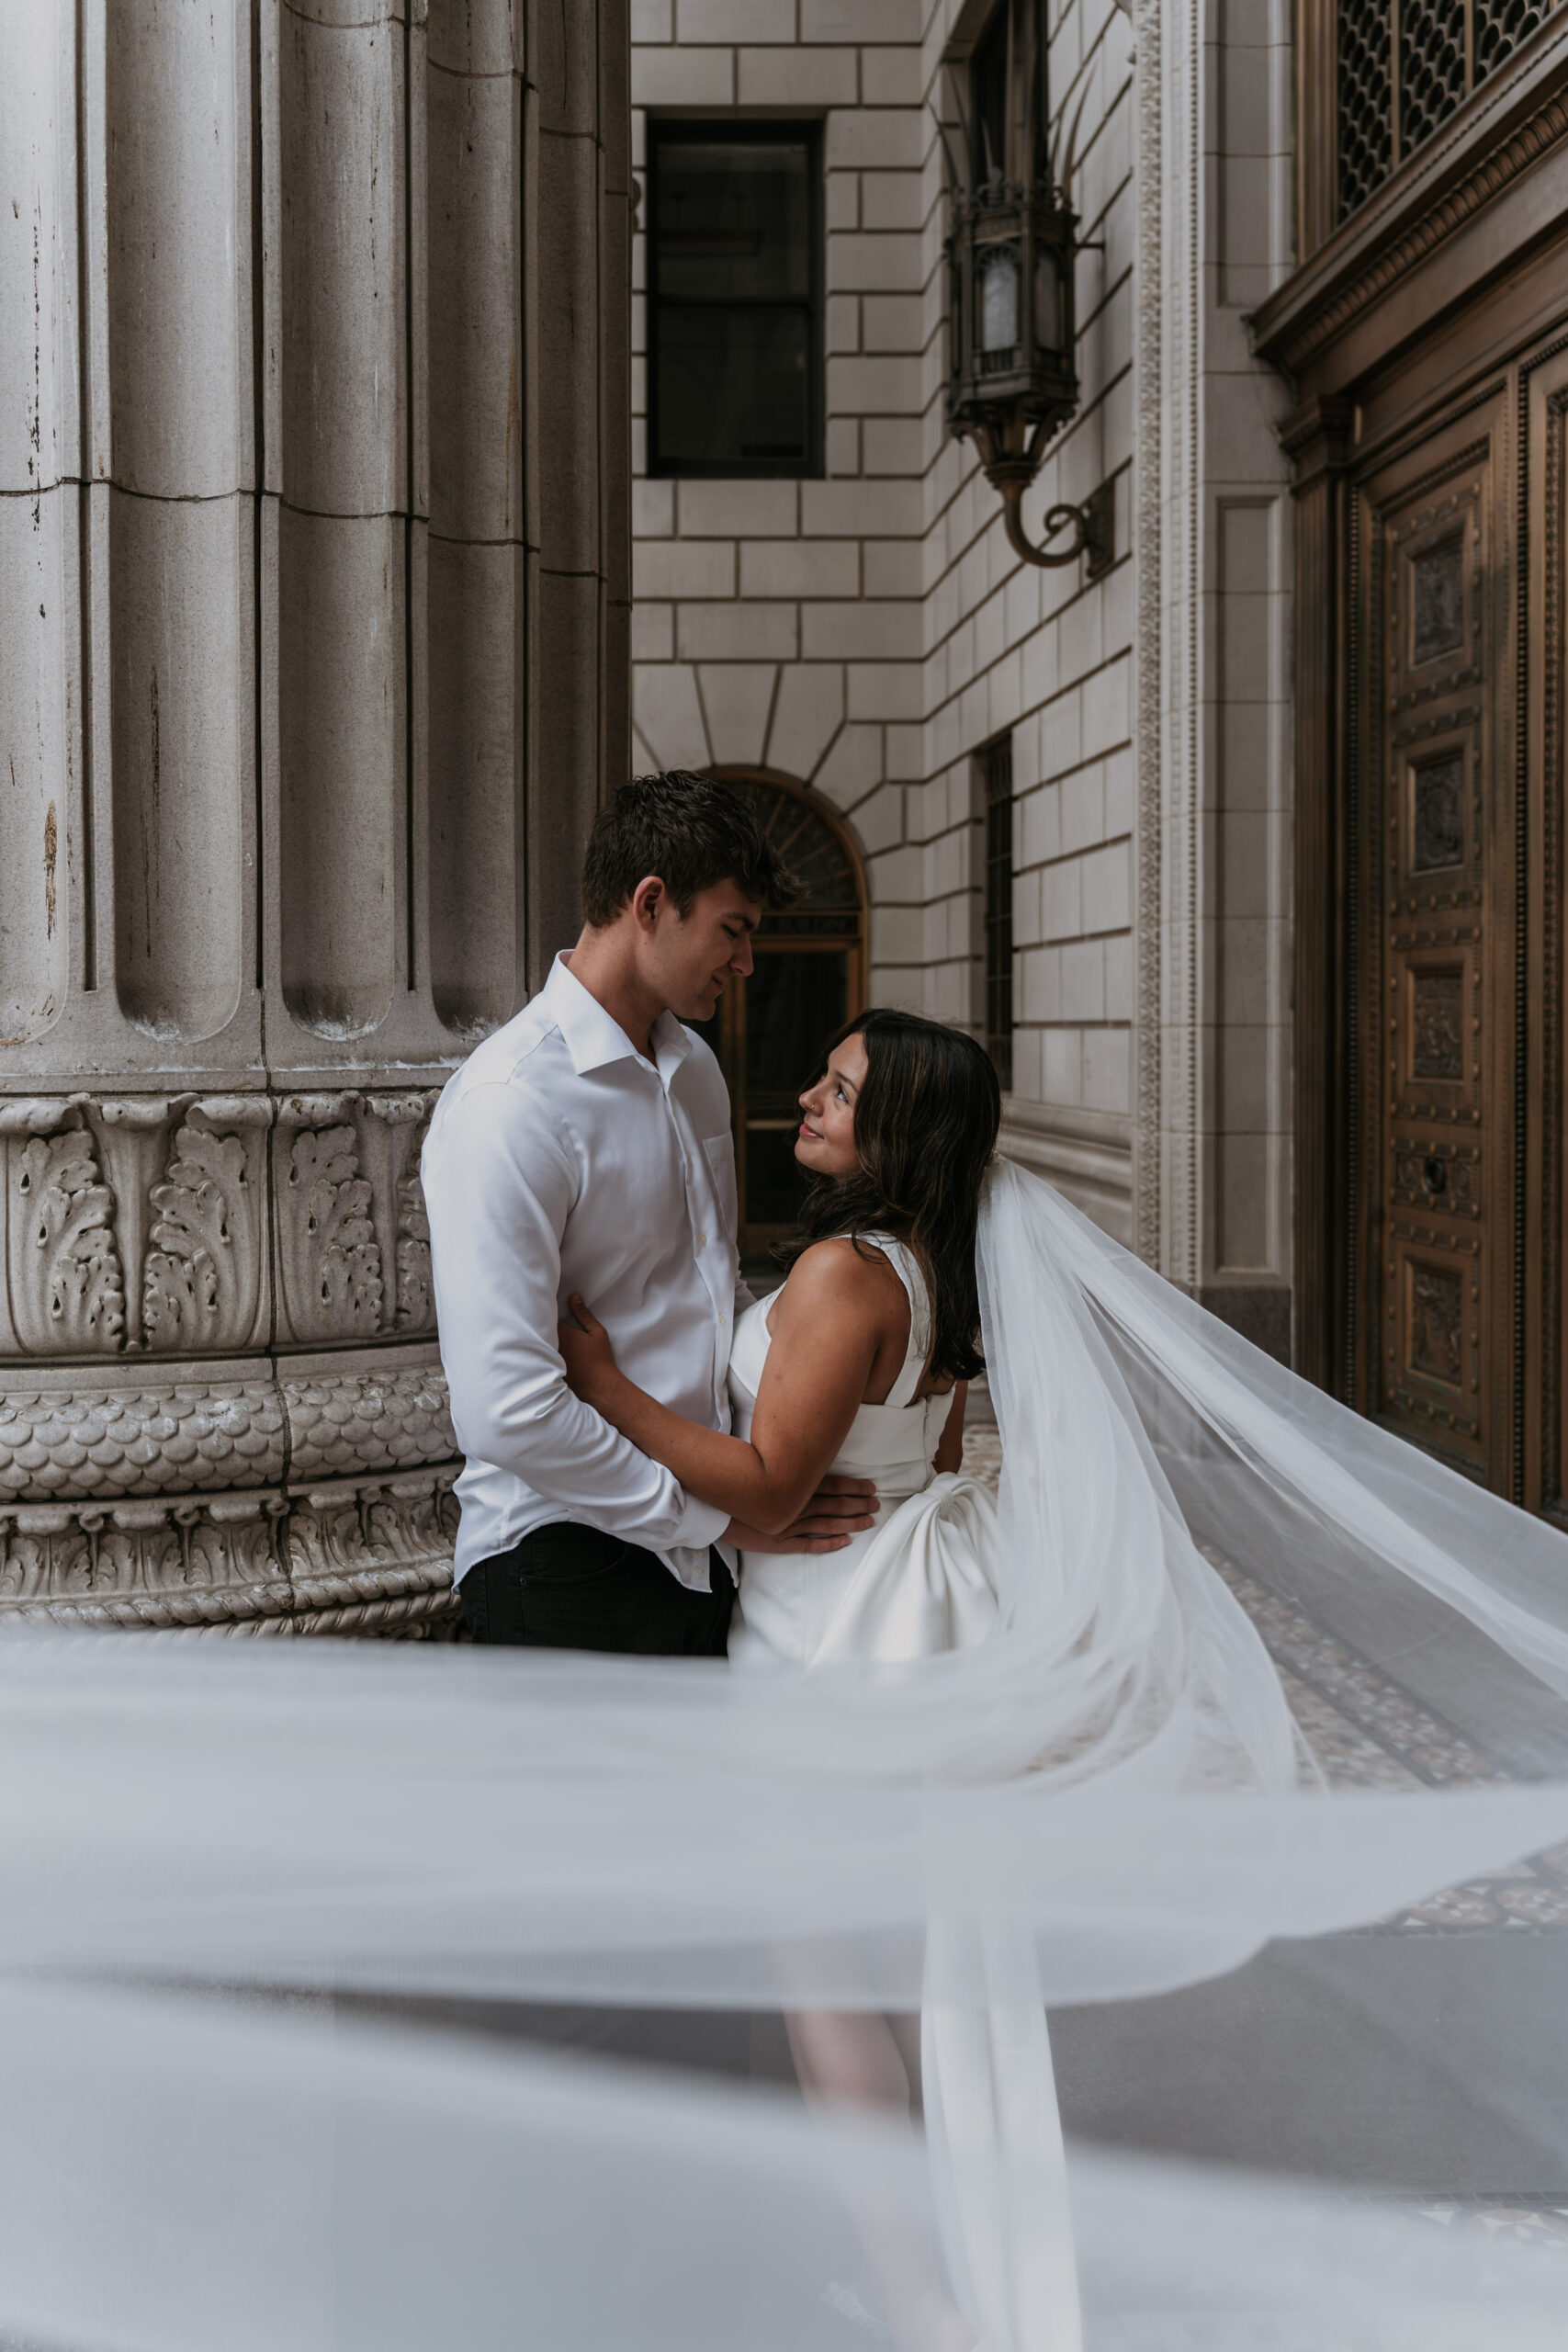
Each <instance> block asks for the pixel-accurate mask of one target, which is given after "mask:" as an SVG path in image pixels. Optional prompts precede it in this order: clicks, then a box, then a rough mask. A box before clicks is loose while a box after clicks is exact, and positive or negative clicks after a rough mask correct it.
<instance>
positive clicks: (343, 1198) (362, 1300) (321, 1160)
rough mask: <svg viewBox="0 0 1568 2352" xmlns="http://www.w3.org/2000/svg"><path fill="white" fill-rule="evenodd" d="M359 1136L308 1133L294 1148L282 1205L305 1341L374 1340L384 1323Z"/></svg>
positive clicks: (287, 1288) (345, 1130) (288, 1291)
mask: <svg viewBox="0 0 1568 2352" xmlns="http://www.w3.org/2000/svg"><path fill="white" fill-rule="evenodd" d="M354 1147H355V1136H354V1129H353V1128H352V1127H348V1126H333V1127H325V1128H314V1127H307V1128H304V1129H302V1130H301V1131H299V1133H297V1134H296V1135H295V1136H294V1138H293V1141H292V1143H291V1145H290V1146H289V1150H288V1163H287V1171H286V1175H285V1180H284V1185H283V1198H282V1199H281V1200H280V1202H279V1204H278V1209H279V1215H278V1229H279V1242H280V1257H281V1261H282V1269H283V1286H284V1294H285V1296H286V1298H287V1300H288V1312H289V1318H290V1321H291V1322H292V1324H293V1327H294V1329H295V1332H296V1333H297V1335H298V1336H299V1338H301V1339H320V1340H349V1339H361V1338H369V1337H371V1336H372V1335H373V1334H374V1333H375V1332H376V1331H377V1330H378V1329H379V1327H380V1321H381V1251H380V1248H379V1245H378V1242H377V1239H376V1229H375V1226H374V1224H373V1223H372V1221H371V1216H370V1186H369V1184H368V1183H367V1182H366V1180H365V1178H364V1177H363V1176H361V1174H360V1173H359V1166H358V1162H357V1160H356V1159H355V1148H354Z"/></svg>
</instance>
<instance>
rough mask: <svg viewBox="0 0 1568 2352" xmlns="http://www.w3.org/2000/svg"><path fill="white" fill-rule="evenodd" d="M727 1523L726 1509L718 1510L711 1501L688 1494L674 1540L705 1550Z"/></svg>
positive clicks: (727, 1514) (715, 1541)
mask: <svg viewBox="0 0 1568 2352" xmlns="http://www.w3.org/2000/svg"><path fill="white" fill-rule="evenodd" d="M728 1525H729V1513H728V1511H727V1510H718V1508H717V1507H716V1505H715V1504H713V1503H702V1502H699V1501H698V1500H697V1498H696V1497H695V1495H688V1496H687V1497H686V1508H685V1510H683V1511H682V1514H681V1523H680V1525H679V1527H678V1528H677V1529H676V1531H675V1541H676V1543H677V1544H691V1545H692V1546H693V1547H694V1549H696V1550H698V1551H702V1552H705V1551H706V1550H707V1548H708V1546H709V1544H716V1543H717V1542H718V1539H719V1537H720V1536H721V1535H722V1534H723V1533H724V1531H725V1529H726V1528H727V1527H728Z"/></svg>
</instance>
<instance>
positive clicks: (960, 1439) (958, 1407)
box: [931, 1380, 969, 1472]
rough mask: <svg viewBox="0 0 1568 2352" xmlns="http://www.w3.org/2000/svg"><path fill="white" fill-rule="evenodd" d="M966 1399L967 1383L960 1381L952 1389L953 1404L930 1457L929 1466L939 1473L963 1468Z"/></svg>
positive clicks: (967, 1394) (967, 1395) (967, 1393)
mask: <svg viewBox="0 0 1568 2352" xmlns="http://www.w3.org/2000/svg"><path fill="white" fill-rule="evenodd" d="M968 1397H969V1383H968V1382H967V1381H966V1380H960V1381H959V1382H957V1383H956V1384H955V1385H954V1387H953V1403H952V1405H951V1407H950V1408H949V1410H948V1416H947V1419H946V1420H945V1421H943V1423H942V1435H941V1437H940V1438H939V1439H938V1441H937V1449H936V1452H935V1453H934V1454H933V1455H932V1457H931V1465H932V1467H933V1468H934V1469H935V1470H937V1471H939V1472H941V1471H944V1470H962V1469H963V1467H964V1406H965V1404H966V1403H967V1402H968Z"/></svg>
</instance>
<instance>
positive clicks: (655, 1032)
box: [541, 948, 692, 1086]
mask: <svg viewBox="0 0 1568 2352" xmlns="http://www.w3.org/2000/svg"><path fill="white" fill-rule="evenodd" d="M570 955H571V951H570V948H567V949H563V950H562V952H561V953H560V955H558V956H557V957H556V960H555V962H554V963H553V964H552V965H551V967H550V977H549V978H548V979H547V981H546V982H545V985H544V988H543V989H542V990H541V994H542V996H543V999H544V1002H545V1005H546V1007H547V1010H548V1012H549V1015H550V1018H551V1020H552V1021H553V1022H554V1023H555V1024H556V1027H557V1028H558V1030H559V1031H560V1034H561V1036H562V1037H563V1039H564V1040H565V1042H566V1049H567V1052H568V1053H569V1054H570V1056H571V1066H572V1068H573V1069H575V1070H576V1072H577V1074H578V1076H579V1078H586V1077H587V1075H588V1073H589V1071H590V1070H595V1069H606V1068H608V1066H609V1064H610V1063H611V1062H620V1061H634V1062H636V1061H641V1060H642V1058H643V1057H642V1056H641V1055H640V1054H639V1053H638V1052H637V1047H636V1046H634V1045H633V1044H632V1041H631V1039H630V1038H629V1037H628V1036H627V1035H626V1031H625V1030H624V1029H623V1028H622V1026H621V1024H620V1023H619V1022H618V1021H616V1020H615V1019H614V1018H613V1016H612V1015H611V1014H610V1013H608V1012H605V1010H604V1006H603V1005H602V1004H601V1003H600V1001H599V1000H598V998H597V997H596V996H593V995H592V994H591V993H590V992H589V990H588V989H585V988H584V987H583V985H582V982H581V980H580V979H578V978H576V977H575V975H574V974H573V972H572V969H571V961H570ZM649 1044H650V1045H651V1046H652V1047H653V1057H654V1061H655V1063H656V1065H657V1066H658V1070H659V1075H660V1078H661V1079H662V1080H663V1082H664V1084H665V1085H666V1086H668V1085H669V1083H670V1081H671V1079H672V1078H673V1077H674V1075H675V1072H676V1071H677V1070H678V1069H680V1067H681V1064H682V1062H683V1061H684V1060H685V1058H686V1057H687V1055H688V1054H689V1053H690V1052H691V1050H692V1041H691V1039H690V1037H689V1036H688V1035H686V1032H685V1030H684V1029H683V1028H682V1025H681V1023H680V1022H679V1021H677V1020H676V1018H675V1015H674V1014H673V1013H672V1012H661V1013H660V1016H659V1018H658V1020H657V1021H656V1022H655V1023H654V1024H653V1029H652V1032H651V1034H650V1035H649Z"/></svg>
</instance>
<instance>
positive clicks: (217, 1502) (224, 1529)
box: [0, 1463, 460, 1634]
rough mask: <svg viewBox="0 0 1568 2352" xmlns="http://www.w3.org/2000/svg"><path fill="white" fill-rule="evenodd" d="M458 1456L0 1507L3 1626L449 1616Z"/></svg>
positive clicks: (252, 1628) (386, 1623) (354, 1627)
mask: <svg viewBox="0 0 1568 2352" xmlns="http://www.w3.org/2000/svg"><path fill="white" fill-rule="evenodd" d="M459 1466H460V1465H459V1464H457V1463H451V1464H446V1466H445V1467H443V1468H441V1469H439V1470H436V1471H434V1472H424V1473H421V1474H420V1475H418V1476H412V1477H405V1478H391V1479H375V1478H343V1479H337V1480H334V1481H333V1484H332V1485H330V1486H325V1487H312V1488H311V1489H310V1492H309V1493H308V1494H305V1495H302V1496H298V1497H290V1496H288V1495H287V1494H285V1493H284V1492H282V1491H281V1490H280V1489H278V1488H277V1487H262V1488H259V1489H257V1490H256V1491H254V1492H253V1493H238V1494H236V1493H230V1494H224V1495H177V1496H172V1497H164V1496H161V1497H158V1498H155V1499H152V1498H149V1499H147V1500H145V1501H132V1502H116V1503H107V1504H94V1503H85V1502H69V1503H17V1504H12V1505H9V1506H0V1632H3V1631H4V1629H5V1627H6V1624H7V1623H13V1624H14V1623H17V1622H18V1621H26V1622H30V1623H47V1624H55V1625H96V1626H108V1625H127V1626H139V1625H141V1626H160V1627H173V1626H184V1627H186V1628H189V1629H192V1630H197V1631H201V1632H209V1633H232V1634H361V1633H373V1632H380V1631H383V1630H386V1629H390V1628H400V1629H402V1628H411V1627H412V1625H413V1624H414V1623H417V1622H419V1621H423V1620H431V1621H439V1620H441V1619H443V1618H445V1617H446V1616H448V1615H450V1613H451V1611H452V1610H453V1607H454V1600H453V1594H452V1539H453V1536H454V1534H455V1532H456V1529H457V1507H456V1505H455V1504H454V1502H453V1500H452V1481H453V1480H454V1478H455V1477H456V1476H457V1471H458V1468H459Z"/></svg>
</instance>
